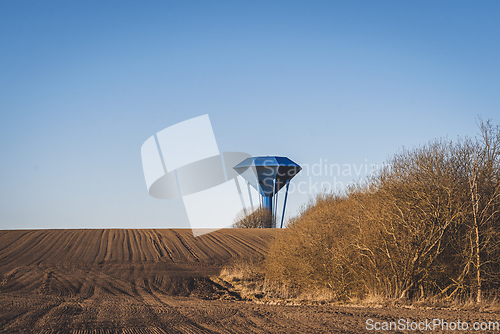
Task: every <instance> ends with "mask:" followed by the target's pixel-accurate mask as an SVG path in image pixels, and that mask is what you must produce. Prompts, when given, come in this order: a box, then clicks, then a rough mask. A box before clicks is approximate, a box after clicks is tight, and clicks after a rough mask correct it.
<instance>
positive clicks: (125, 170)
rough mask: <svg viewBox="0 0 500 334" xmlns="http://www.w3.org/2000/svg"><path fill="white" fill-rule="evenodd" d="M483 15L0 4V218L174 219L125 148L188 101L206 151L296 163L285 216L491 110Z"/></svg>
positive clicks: (366, 4)
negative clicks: (203, 132)
mask: <svg viewBox="0 0 500 334" xmlns="http://www.w3.org/2000/svg"><path fill="white" fill-rule="evenodd" d="M499 18H500V2H499V1H478V2H475V1H456V0H453V1H246V2H244V1H2V2H0V50H1V52H0V229H16V228H110V227H117V228H142V227H164V228H169V227H183V226H187V218H186V214H185V211H184V207H183V205H182V202H181V201H180V200H159V199H155V198H152V197H151V196H149V195H148V193H147V189H146V184H145V181H144V175H143V171H142V165H141V155H140V151H141V145H142V144H143V143H144V141H145V140H146V139H148V138H149V137H150V136H152V135H153V134H155V133H156V132H158V131H160V130H162V129H164V128H166V127H168V126H171V125H173V124H176V123H178V122H181V121H184V120H187V119H190V118H192V117H196V116H200V115H203V114H208V115H209V116H210V120H211V123H212V127H213V130H214V133H215V136H216V138H217V143H218V147H219V150H220V151H221V152H222V151H242V152H247V153H250V154H252V155H282V156H288V157H290V158H291V159H292V160H294V161H295V162H297V163H299V164H301V165H303V166H308V168H309V171H307V170H304V171H303V172H302V173H301V174H299V176H297V177H296V178H295V179H294V181H293V182H294V183H296V184H299V183H301V182H302V184H303V185H304V187H303V188H302V190H303V191H300V192H299V191H296V192H295V193H293V194H291V196H290V202H289V204H290V205H289V208H290V211H289V213H290V214H294V213H295V212H296V211H297V209H298V207H299V206H300V205H301V204H303V203H305V202H307V200H308V198H309V197H310V196H312V195H313V194H314V193H315V192H317V191H319V190H316V189H318V188H321V187H320V186H319V184H317V182H324V184H328V185H330V186H331V185H333V186H334V187H341V184H340V183H339V182H342V184H345V183H346V182H349V181H351V180H353V179H358V178H359V177H360V176H363V175H364V173H366V171H367V170H368V171H369V170H370V167H368V168H365V167H364V166H365V165H371V164H381V163H382V162H384V161H385V160H386V159H387V158H388V157H389V156H390V155H391V154H393V153H395V152H397V151H398V150H399V149H400V148H401V147H403V146H404V147H412V146H417V145H420V144H423V143H426V142H427V141H429V140H431V139H433V138H438V137H447V138H450V139H454V138H456V137H457V136H459V135H460V136H474V135H475V134H476V133H477V127H476V124H475V120H476V117H477V116H478V115H480V116H482V118H484V119H489V118H492V119H493V122H494V123H496V124H500V62H499V59H500V19H499ZM315 164H316V165H320V164H321V166H323V167H324V166H326V167H327V172H326V173H325V171H324V168H323V169H322V172H321V173H320V172H319V168H317V169H316V171H315V172H314V171H313V168H312V167H313V165H315ZM331 166H333V168H330V167H331ZM335 166H339V167H335ZM354 167H355V168H357V169H355V168H354ZM348 169H349V170H348ZM357 171H358V172H357ZM358 174H359V175H358ZM315 184H316V186H315Z"/></svg>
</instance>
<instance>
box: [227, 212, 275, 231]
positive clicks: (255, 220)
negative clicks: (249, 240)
mask: <svg viewBox="0 0 500 334" xmlns="http://www.w3.org/2000/svg"><path fill="white" fill-rule="evenodd" d="M272 225H273V215H272V213H271V211H269V210H268V209H266V208H262V207H259V208H256V209H254V210H253V211H251V212H250V211H249V210H247V211H245V210H243V211H241V212H240V213H239V214H238V216H236V218H235V221H234V224H233V228H268V227H272Z"/></svg>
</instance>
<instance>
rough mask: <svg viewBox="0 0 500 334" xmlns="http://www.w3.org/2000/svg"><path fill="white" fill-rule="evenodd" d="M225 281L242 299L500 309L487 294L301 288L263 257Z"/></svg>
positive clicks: (231, 269) (227, 271) (226, 272)
mask: <svg viewBox="0 0 500 334" xmlns="http://www.w3.org/2000/svg"><path fill="white" fill-rule="evenodd" d="M213 279H214V280H215V281H218V282H219V283H221V284H223V285H225V286H226V287H227V288H228V289H229V290H230V291H231V292H234V293H237V294H238V295H239V296H240V297H241V299H243V300H247V301H252V302H256V303H263V304H291V305H318V304H319V305H321V304H328V305H351V306H360V307H375V308H379V307H401V308H422V309H449V310H465V311H476V312H489V313H495V312H499V311H500V299H499V298H498V297H497V296H495V295H491V296H485V298H484V299H483V301H482V302H481V303H477V302H476V300H475V298H474V296H469V297H462V298H455V299H449V298H448V299H447V298H443V297H438V296H431V297H427V298H423V299H415V300H408V299H402V298H395V297H393V296H389V295H388V294H372V293H370V294H367V295H365V296H363V297H362V298H358V297H352V298H349V299H343V300H342V299H339V298H337V296H336V295H335V293H334V292H333V291H332V290H329V289H322V290H320V289H315V290H308V291H305V292H304V291H302V292H300V291H298V290H297V289H293V288H291V287H290V286H287V285H286V284H280V283H277V282H272V281H271V280H269V279H267V278H266V277H265V274H264V267H263V262H262V261H256V260H241V259H240V260H238V261H235V262H233V263H232V264H230V265H228V266H226V267H224V268H223V269H222V270H221V271H220V274H219V276H217V277H214V278H213Z"/></svg>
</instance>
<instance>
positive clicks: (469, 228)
mask: <svg viewBox="0 0 500 334" xmlns="http://www.w3.org/2000/svg"><path fill="white" fill-rule="evenodd" d="M479 128H480V131H481V135H480V136H479V137H478V138H474V139H460V140H459V141H457V142H452V141H449V140H443V139H441V140H435V141H432V142H430V143H428V144H426V145H424V146H421V147H418V148H414V149H410V150H402V151H401V152H399V153H397V154H395V155H394V156H393V157H392V158H391V159H390V160H389V161H388V163H387V164H386V166H385V167H384V168H382V169H381V170H380V172H379V173H378V174H377V175H375V176H373V177H371V178H370V179H368V180H366V182H364V183H362V184H358V185H355V186H351V187H350V188H348V189H347V190H346V191H345V192H343V193H337V194H321V195H319V196H318V197H317V198H315V199H314V200H312V201H311V202H310V203H309V204H308V205H307V206H306V207H304V208H303V210H302V211H301V212H300V214H299V215H298V216H297V217H295V218H294V219H292V221H291V222H290V224H289V226H288V228H287V231H286V232H285V233H284V234H283V235H282V236H281V237H279V238H278V239H277V240H276V242H275V243H274V245H273V246H272V248H271V251H270V253H269V255H268V257H267V259H266V275H267V277H269V279H272V280H275V281H277V282H283V284H287V285H289V286H292V287H294V288H296V289H298V290H299V291H307V290H312V289H329V290H330V291H331V292H332V294H333V295H334V296H335V297H336V298H337V299H339V300H342V299H346V298H360V296H363V295H377V296H380V295H386V296H388V297H391V298H400V299H401V298H402V299H415V298H417V299H424V298H427V297H428V296H431V295H438V296H441V297H444V298H457V296H458V295H460V296H469V295H470V294H474V295H475V296H476V301H477V302H480V301H481V295H482V293H483V290H484V289H487V290H488V291H493V290H495V289H497V288H498V287H499V286H500V274H499V273H500V235H499V233H500V129H499V128H498V127H494V126H492V125H491V123H490V122H482V121H480V124H479Z"/></svg>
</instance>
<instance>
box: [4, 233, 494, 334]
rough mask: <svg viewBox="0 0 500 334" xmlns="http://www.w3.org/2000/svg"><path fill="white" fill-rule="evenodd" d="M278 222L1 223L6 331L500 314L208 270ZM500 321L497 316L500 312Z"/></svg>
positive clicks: (181, 329) (256, 250)
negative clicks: (388, 303)
mask: <svg viewBox="0 0 500 334" xmlns="http://www.w3.org/2000/svg"><path fill="white" fill-rule="evenodd" d="M277 233H279V230H270V229H269V230H232V229H226V230H219V231H216V232H213V233H210V234H206V235H202V236H200V237H197V238H194V237H193V236H192V234H191V231H190V230H182V229H179V230H35V231H0V333H82V334H83V333H359V332H363V331H365V321H366V319H368V318H372V319H375V321H384V320H385V321H395V320H397V319H399V318H406V319H414V320H418V319H425V318H429V319H433V318H436V317H440V318H444V319H447V320H449V321H455V320H456V319H460V320H461V321H471V324H472V322H473V321H474V320H485V319H489V320H495V318H497V315H496V314H483V313H474V312H473V313H470V312H469V313H467V312H461V311H449V310H417V309H373V308H356V307H342V306H338V307H337V306H283V305H281V306H280V305H260V304H254V303H251V302H244V301H238V300H237V297H238V296H234V295H232V294H234V293H231V292H228V291H227V290H226V289H225V288H224V287H222V286H220V285H218V284H217V283H214V282H213V281H212V280H211V279H210V278H209V276H211V275H216V274H217V273H218V272H219V270H220V268H221V267H222V266H223V265H224V264H226V263H228V262H229V261H231V260H233V259H235V258H238V257H246V258H249V257H254V258H260V257H262V256H263V255H264V254H265V253H266V250H267V247H268V245H269V243H270V241H272V240H273V238H274V237H275V236H276V234H277ZM495 321H496V320H495Z"/></svg>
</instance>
